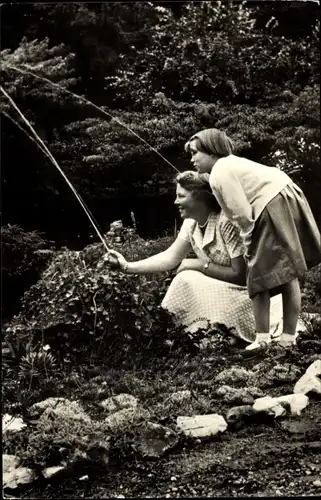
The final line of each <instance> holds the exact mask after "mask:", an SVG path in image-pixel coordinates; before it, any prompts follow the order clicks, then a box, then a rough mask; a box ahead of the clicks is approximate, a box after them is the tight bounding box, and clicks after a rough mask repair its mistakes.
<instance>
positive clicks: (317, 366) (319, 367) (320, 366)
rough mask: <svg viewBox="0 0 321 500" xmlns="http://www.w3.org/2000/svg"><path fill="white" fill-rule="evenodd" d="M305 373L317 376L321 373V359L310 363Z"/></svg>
mask: <svg viewBox="0 0 321 500" xmlns="http://www.w3.org/2000/svg"><path fill="white" fill-rule="evenodd" d="M305 373H306V374H307V375H311V376H315V377H318V376H320V375H321V359H317V360H316V361H314V363H312V365H310V366H309V368H307V370H306V372H305Z"/></svg>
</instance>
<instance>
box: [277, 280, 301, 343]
mask: <svg viewBox="0 0 321 500" xmlns="http://www.w3.org/2000/svg"><path fill="white" fill-rule="evenodd" d="M281 293H282V303H283V333H282V335H281V337H280V344H284V345H288V344H293V343H294V339H295V337H294V335H295V332H296V327H297V324H298V319H299V312H300V308H301V292H300V284H299V280H298V279H297V278H296V279H294V280H292V281H289V282H288V283H285V284H284V285H283V286H282V290H281Z"/></svg>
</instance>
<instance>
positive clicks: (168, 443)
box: [137, 422, 179, 458]
mask: <svg viewBox="0 0 321 500" xmlns="http://www.w3.org/2000/svg"><path fill="white" fill-rule="evenodd" d="M178 441H179V436H178V434H177V433H176V432H174V431H173V430H172V429H170V428H168V427H163V426H162V425H159V424H155V423H153V422H147V423H146V424H145V426H144V427H143V428H142V430H141V431H140V435H139V438H138V445H137V448H138V450H139V452H140V453H141V455H142V456H143V457H146V458H160V457H161V456H162V455H164V453H165V452H166V451H167V450H169V449H171V448H173V447H174V446H176V445H177V443H178Z"/></svg>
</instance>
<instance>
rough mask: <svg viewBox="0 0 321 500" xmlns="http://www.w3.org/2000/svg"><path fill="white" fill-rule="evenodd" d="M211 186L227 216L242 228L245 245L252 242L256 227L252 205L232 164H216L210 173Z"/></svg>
mask: <svg viewBox="0 0 321 500" xmlns="http://www.w3.org/2000/svg"><path fill="white" fill-rule="evenodd" d="M209 182H210V186H211V189H212V191H213V194H214V196H215V197H216V199H217V201H218V203H219V204H220V206H221V208H222V210H223V212H224V213H225V215H226V217H227V218H228V219H229V220H230V221H232V222H234V223H236V224H237V225H238V227H239V228H240V230H241V233H240V235H241V237H242V239H243V243H244V245H245V247H247V246H248V245H249V244H250V241H251V233H252V231H253V228H254V224H255V221H254V218H253V215H252V207H251V205H250V203H249V202H248V199H247V197H246V194H245V192H244V190H243V187H242V185H241V183H240V181H239V179H238V178H237V176H236V175H235V172H234V171H233V168H232V167H231V165H230V164H227V163H225V164H224V165H223V166H221V165H215V166H214V168H213V169H212V172H211V175H210V179H209Z"/></svg>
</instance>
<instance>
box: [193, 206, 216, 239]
mask: <svg viewBox="0 0 321 500" xmlns="http://www.w3.org/2000/svg"><path fill="white" fill-rule="evenodd" d="M218 217H219V214H217V213H215V212H211V214H210V217H209V219H208V223H207V226H206V228H205V231H204V235H203V233H202V230H201V228H200V227H199V224H198V223H196V224H195V230H194V241H195V243H196V245H197V246H198V247H199V248H204V247H206V246H207V245H209V244H210V243H213V241H214V237H215V228H216V225H217V219H218Z"/></svg>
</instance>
